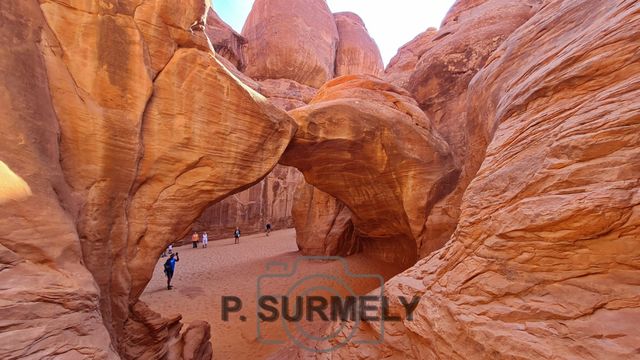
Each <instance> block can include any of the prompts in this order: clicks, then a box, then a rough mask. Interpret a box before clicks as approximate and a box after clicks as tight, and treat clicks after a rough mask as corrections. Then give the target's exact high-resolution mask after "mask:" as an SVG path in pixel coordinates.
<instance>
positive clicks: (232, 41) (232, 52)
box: [204, 8, 247, 71]
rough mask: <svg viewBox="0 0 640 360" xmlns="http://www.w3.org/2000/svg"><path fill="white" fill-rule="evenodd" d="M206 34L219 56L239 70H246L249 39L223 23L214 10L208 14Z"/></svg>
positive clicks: (210, 10)
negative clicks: (245, 51)
mask: <svg viewBox="0 0 640 360" xmlns="http://www.w3.org/2000/svg"><path fill="white" fill-rule="evenodd" d="M204 32H205V34H206V35H207V38H208V39H209V41H210V42H211V45H213V48H214V50H215V51H216V53H217V54H220V55H221V56H223V57H224V58H225V59H227V60H229V61H230V62H231V63H232V64H233V66H235V67H236V68H237V69H238V70H240V71H243V70H244V68H245V66H246V64H247V60H246V58H245V55H244V48H245V46H246V44H247V39H245V38H244V37H243V36H242V35H240V34H238V33H237V32H235V31H234V30H233V29H232V28H231V27H230V26H229V25H227V24H226V23H225V22H224V21H222V19H220V17H219V16H218V14H217V13H216V12H215V11H214V10H213V9H212V8H211V9H209V12H208V14H207V21H206V25H205V30H204Z"/></svg>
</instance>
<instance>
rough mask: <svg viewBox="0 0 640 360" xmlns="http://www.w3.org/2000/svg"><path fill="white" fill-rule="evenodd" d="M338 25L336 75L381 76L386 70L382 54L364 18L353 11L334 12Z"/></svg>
mask: <svg viewBox="0 0 640 360" xmlns="http://www.w3.org/2000/svg"><path fill="white" fill-rule="evenodd" d="M333 17H334V18H335V21H336V26H337V27H338V36H339V38H340V40H339V41H338V49H337V51H336V69H335V73H336V77H338V76H342V75H374V76H380V75H381V74H382V72H383V71H384V64H383V63H382V55H380V49H378V45H377V44H376V42H375V40H373V39H372V38H371V36H370V35H369V32H368V31H367V28H366V27H365V25H364V21H362V19H361V18H360V17H359V16H358V15H356V14H354V13H351V12H341V13H335V14H333Z"/></svg>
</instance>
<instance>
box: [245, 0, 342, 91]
mask: <svg viewBox="0 0 640 360" xmlns="http://www.w3.org/2000/svg"><path fill="white" fill-rule="evenodd" d="M242 36H244V37H245V38H246V39H247V40H248V44H247V51H246V55H247V59H248V64H247V67H246V69H245V73H246V74H247V75H248V76H250V77H252V78H254V79H256V80H266V79H290V80H295V81H297V82H299V83H300V84H303V85H308V86H311V87H314V88H319V87H320V86H322V84H324V83H325V82H326V81H328V80H330V79H332V78H333V77H334V74H335V59H336V48H337V45H338V29H337V28H336V24H335V21H334V19H333V15H332V14H331V11H330V10H329V6H328V5H327V3H326V1H325V0H256V1H255V2H254V3H253V8H252V9H251V12H250V13H249V16H248V18H247V20H246V22H245V24H244V28H243V29H242Z"/></svg>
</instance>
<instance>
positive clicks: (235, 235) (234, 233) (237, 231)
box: [233, 226, 240, 244]
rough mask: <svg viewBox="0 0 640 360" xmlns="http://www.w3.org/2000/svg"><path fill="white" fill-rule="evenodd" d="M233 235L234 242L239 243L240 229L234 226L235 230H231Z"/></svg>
mask: <svg viewBox="0 0 640 360" xmlns="http://www.w3.org/2000/svg"><path fill="white" fill-rule="evenodd" d="M233 237H234V238H235V242H234V244H240V229H239V228H238V227H237V226H236V231H234V232H233Z"/></svg>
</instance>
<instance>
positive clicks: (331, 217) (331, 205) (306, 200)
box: [292, 181, 360, 256]
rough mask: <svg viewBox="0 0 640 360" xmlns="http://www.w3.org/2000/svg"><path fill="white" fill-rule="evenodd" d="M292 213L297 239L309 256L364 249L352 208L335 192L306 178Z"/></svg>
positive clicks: (301, 185)
mask: <svg viewBox="0 0 640 360" xmlns="http://www.w3.org/2000/svg"><path fill="white" fill-rule="evenodd" d="M292 216H293V218H294V220H295V228H296V242H297V244H298V248H299V249H300V251H301V252H302V253H303V254H304V255H307V256H349V255H353V254H355V253H356V252H358V251H359V250H360V241H359V237H358V234H357V233H356V230H355V228H354V226H353V222H352V221H351V211H350V210H349V208H347V207H346V206H345V205H344V204H343V203H342V202H340V201H339V200H337V199H336V198H334V197H333V196H331V195H329V194H327V193H325V192H323V191H320V190H318V189H317V188H316V187H314V186H313V185H309V184H307V183H306V182H305V181H302V182H300V183H299V185H298V189H297V190H296V197H295V202H294V207H293V210H292Z"/></svg>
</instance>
